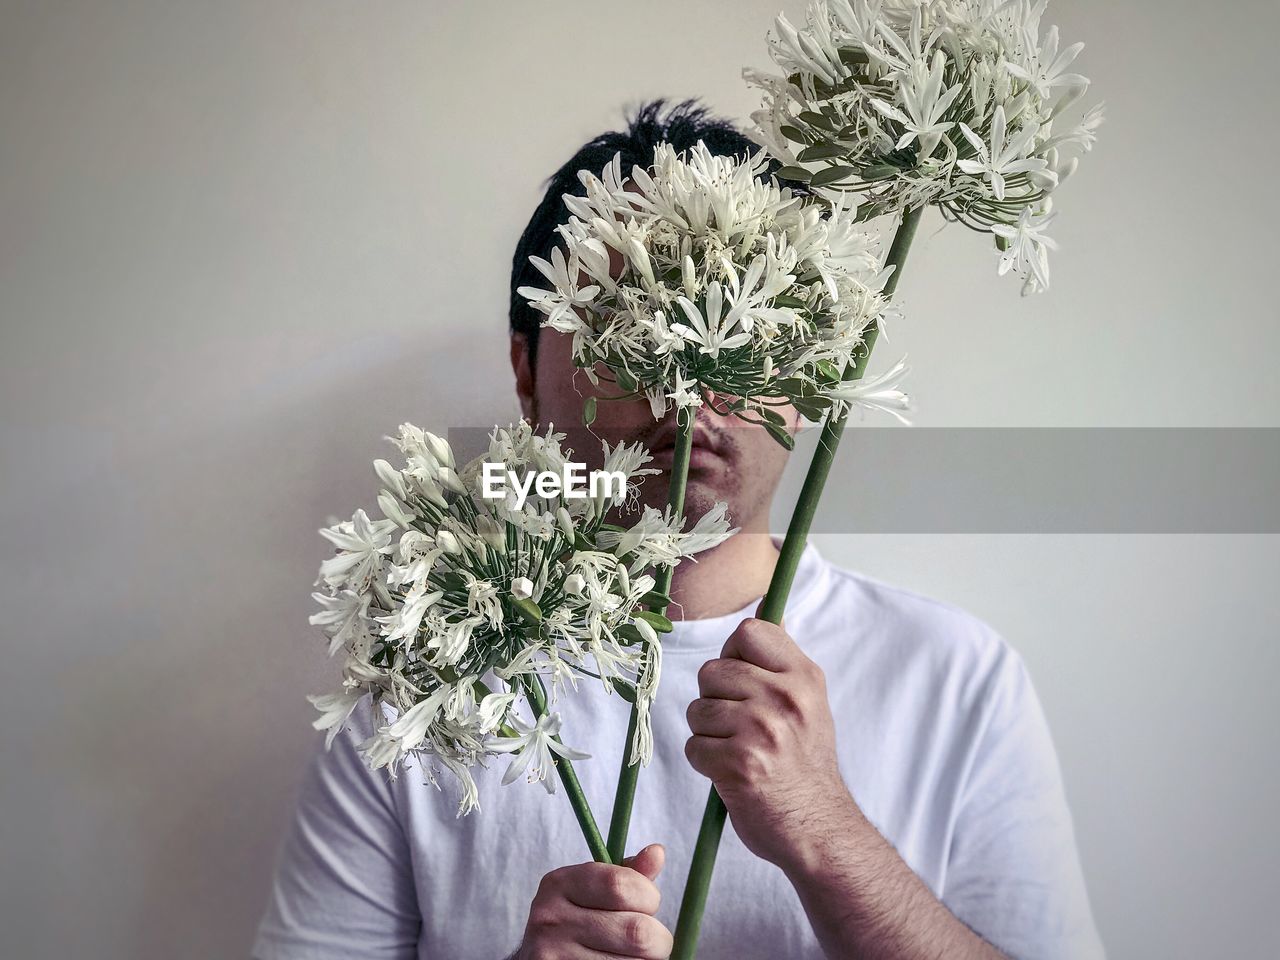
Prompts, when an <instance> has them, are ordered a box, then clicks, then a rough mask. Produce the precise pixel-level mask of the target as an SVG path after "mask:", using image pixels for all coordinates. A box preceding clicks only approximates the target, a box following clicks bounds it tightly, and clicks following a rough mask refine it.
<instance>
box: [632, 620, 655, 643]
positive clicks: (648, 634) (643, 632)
mask: <svg viewBox="0 0 1280 960" xmlns="http://www.w3.org/2000/svg"><path fill="white" fill-rule="evenodd" d="M631 622H632V624H634V625H635V628H636V629H637V630H639V631H640V636H642V637H644V639H645V642H646V643H657V642H658V632H657V631H656V630H654V629H653V626H652V625H651V624H650V623H649V621H647V620H646V619H645V618H644V617H636V618H635V619H634V620H632V621H631Z"/></svg>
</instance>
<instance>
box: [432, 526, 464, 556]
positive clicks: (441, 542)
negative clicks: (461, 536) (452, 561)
mask: <svg viewBox="0 0 1280 960" xmlns="http://www.w3.org/2000/svg"><path fill="white" fill-rule="evenodd" d="M436 546H437V547H439V548H440V549H441V550H443V551H444V552H445V553H449V554H453V555H454V556H457V555H458V554H460V553H461V552H462V544H460V543H458V538H457V537H455V536H454V535H453V534H452V533H450V532H449V531H448V530H439V531H437V532H436Z"/></svg>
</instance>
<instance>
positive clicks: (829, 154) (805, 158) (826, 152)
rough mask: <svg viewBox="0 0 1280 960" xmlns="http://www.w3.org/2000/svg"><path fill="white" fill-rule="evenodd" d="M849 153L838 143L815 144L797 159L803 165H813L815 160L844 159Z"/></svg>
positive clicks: (802, 152)
mask: <svg viewBox="0 0 1280 960" xmlns="http://www.w3.org/2000/svg"><path fill="white" fill-rule="evenodd" d="M846 153H848V151H847V150H846V149H845V148H844V146H842V145H841V144H838V143H815V144H814V145H813V146H811V147H805V148H804V149H803V150H801V151H800V152H799V153H798V154H796V159H797V160H799V161H800V162H801V163H811V162H812V161H814V160H832V159H834V158H836V157H843V156H844V155H845V154H846Z"/></svg>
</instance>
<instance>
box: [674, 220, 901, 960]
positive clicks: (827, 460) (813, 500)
mask: <svg viewBox="0 0 1280 960" xmlns="http://www.w3.org/2000/svg"><path fill="white" fill-rule="evenodd" d="M923 212H924V207H923V206H919V207H915V208H914V209H911V210H907V211H906V212H904V213H903V215H902V220H901V221H900V223H899V224H898V229H897V230H896V231H895V233H894V237H893V244H892V246H890V248H889V253H888V255H887V257H886V259H885V265H886V266H892V267H893V268H894V269H893V273H892V274H890V276H889V279H888V280H887V282H886V283H885V286H884V295H885V297H890V296H892V295H893V292H894V290H895V289H897V286H898V279H899V277H900V276H901V275H902V267H903V264H904V263H905V262H906V259H907V252H908V250H910V248H911V242H912V240H913V239H914V238H915V234H916V228H917V227H918V226H919V223H920V216H921V214H922V213H923ZM878 335H879V326H878V325H877V324H876V323H874V322H873V323H872V324H871V325H869V326H868V328H867V329H866V332H865V334H864V340H863V344H862V346H861V347H859V348H858V350H857V351H856V352H855V353H854V355H853V357H852V358H851V359H850V361H849V364H848V366H846V367H845V371H844V376H843V379H844V381H846V382H850V381H854V380H859V379H861V378H862V376H863V374H864V373H865V371H866V368H867V361H868V360H869V359H870V357H871V350H872V348H873V347H874V346H875V342H876V338H877V336H878ZM847 420H848V413H847V412H845V413H844V414H843V415H841V416H838V417H835V416H833V417H828V418H827V422H826V424H825V425H824V426H823V428H822V436H821V439H820V440H819V442H818V449H817V450H815V451H814V455H813V460H812V461H811V462H810V464H809V469H808V472H807V473H806V474H805V480H804V487H803V488H802V489H801V492H800V499H799V500H798V501H797V503H796V507H795V510H794V511H793V512H792V514H791V522H790V524H789V525H788V527H787V536H786V539H785V540H784V541H783V544H782V550H781V553H780V555H779V557H778V564H777V566H776V567H775V568H774V571H773V577H772V579H771V580H770V581H769V591H768V592H767V593H766V594H765V598H764V603H763V604H762V606H761V610H760V619H761V620H767V621H769V622H770V623H781V622H782V614H783V612H784V611H785V610H786V606H787V597H788V595H789V594H790V593H791V584H792V582H793V581H794V580H795V575H796V570H797V568H798V567H799V564H800V556H801V554H803V553H804V548H805V545H806V543H807V541H808V537H809V529H810V527H811V526H812V524H813V517H814V514H815V513H816V512H817V509H818V501H819V500H820V499H821V497H822V490H823V487H824V486H825V485H826V482H827V475H828V474H829V473H830V472H831V464H832V463H833V462H834V461H835V455H836V448H837V447H838V446H839V445H840V438H841V436H842V435H843V434H844V427H845V422H846V421H847ZM727 816H728V811H727V810H726V808H725V805H724V801H723V800H721V799H720V795H719V794H718V793H716V789H715V787H712V788H711V790H710V793H709V794H708V796H707V805H706V807H705V809H704V811H703V814H702V824H701V826H700V827H699V828H698V839H697V842H696V844H695V846H694V850H693V861H692V862H691V863H690V866H689V876H688V879H687V880H686V882H685V888H684V897H683V899H682V900H681V902H680V915H679V917H678V919H677V921H676V930H675V946H674V948H673V950H672V953H671V960H693V957H694V956H695V954H696V951H697V947H698V932H699V929H700V927H701V925H702V915H703V913H704V911H705V910H706V906H707V893H708V891H709V890H710V887H711V874H712V872H713V871H714V870H715V864H716V854H717V852H718V851H719V848H720V837H721V835H722V834H723V832H724V824H725V820H726V818H727Z"/></svg>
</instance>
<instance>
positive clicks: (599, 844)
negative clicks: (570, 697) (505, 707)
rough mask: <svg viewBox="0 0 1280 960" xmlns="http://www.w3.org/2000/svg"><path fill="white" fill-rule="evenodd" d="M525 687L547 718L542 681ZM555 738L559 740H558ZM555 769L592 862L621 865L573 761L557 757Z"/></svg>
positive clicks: (532, 679) (540, 714)
mask: <svg viewBox="0 0 1280 960" xmlns="http://www.w3.org/2000/svg"><path fill="white" fill-rule="evenodd" d="M524 688H525V692H526V693H527V694H528V696H529V703H530V704H531V705H532V706H533V709H534V713H535V714H536V715H537V716H538V717H543V716H546V713H547V694H546V691H544V690H543V689H542V680H541V679H540V678H539V677H537V676H533V677H529V678H526V679H525V680H524ZM556 739H557V740H559V737H557V738H556ZM555 767H556V773H557V774H559V776H560V782H561V783H562V784H564V792H565V795H566V796H568V798H569V804H570V806H572V807H573V814H574V816H575V817H577V818H578V826H579V827H581V828H582V836H583V839H585V840H586V841H587V847H588V848H589V849H590V850H591V859H593V860H595V861H596V862H597V863H620V862H621V861H620V860H613V859H611V858H610V856H609V851H608V849H607V848H606V847H605V842H604V837H602V836H601V835H600V827H599V826H598V825H597V824H596V818H595V816H594V815H593V814H592V812H591V806H590V804H588V803H587V795H586V794H585V793H583V791H582V784H581V783H580V782H579V781H578V774H577V773H576V772H575V771H574V769H573V761H572V760H570V759H569V758H568V757H556V759H555Z"/></svg>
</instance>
